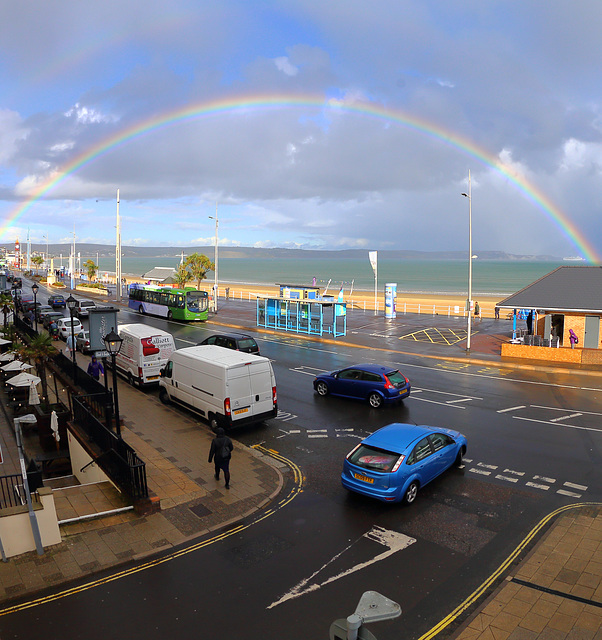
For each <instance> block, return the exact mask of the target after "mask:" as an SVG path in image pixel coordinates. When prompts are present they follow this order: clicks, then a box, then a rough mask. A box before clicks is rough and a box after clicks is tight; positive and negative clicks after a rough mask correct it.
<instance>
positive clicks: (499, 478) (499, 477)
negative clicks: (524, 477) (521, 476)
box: [495, 475, 518, 482]
mask: <svg viewBox="0 0 602 640" xmlns="http://www.w3.org/2000/svg"><path fill="white" fill-rule="evenodd" d="M495 477H496V478H497V479H498V480H506V481H507V482H518V478H508V477H507V476H501V475H497V476H495Z"/></svg>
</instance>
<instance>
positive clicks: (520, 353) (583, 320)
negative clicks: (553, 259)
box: [497, 266, 602, 365]
mask: <svg viewBox="0 0 602 640" xmlns="http://www.w3.org/2000/svg"><path fill="white" fill-rule="evenodd" d="M497 306H498V307H499V308H500V309H508V310H510V311H511V312H512V313H513V314H515V317H516V314H519V313H520V314H521V315H522V316H524V315H526V314H529V313H531V312H532V314H533V316H532V317H533V324H532V334H528V333H527V334H526V335H523V336H520V337H517V336H516V335H515V336H514V339H513V340H511V341H510V342H507V343H504V344H502V357H512V358H527V359H530V360H546V361H552V362H571V363H580V364H601V365H602V266H595V267H582V266H562V267H558V268H557V269H555V270H554V271H551V272H550V273H548V274H547V275H545V276H543V277H542V278H540V279H539V280H536V281H535V282H533V283H532V284H530V285H528V286H526V287H525V288H524V289H522V290H521V291H518V292H517V293H514V294H513V295H511V296H508V297H507V298H506V299H504V300H502V301H501V302H499V303H498V305H497ZM571 332H572V333H573V335H574V336H576V337H577V340H578V342H576V343H575V342H574V341H573V342H574V343H573V344H571V339H570V338H571Z"/></svg>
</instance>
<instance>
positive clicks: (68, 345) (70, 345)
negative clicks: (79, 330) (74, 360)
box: [65, 334, 76, 357]
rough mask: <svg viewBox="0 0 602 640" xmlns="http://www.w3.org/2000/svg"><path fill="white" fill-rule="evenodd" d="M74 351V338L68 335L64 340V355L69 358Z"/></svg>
mask: <svg viewBox="0 0 602 640" xmlns="http://www.w3.org/2000/svg"><path fill="white" fill-rule="evenodd" d="M75 350H76V349H75V337H74V336H73V335H71V334H69V335H68V336H67V340H65V355H66V356H69V357H71V352H72V351H75Z"/></svg>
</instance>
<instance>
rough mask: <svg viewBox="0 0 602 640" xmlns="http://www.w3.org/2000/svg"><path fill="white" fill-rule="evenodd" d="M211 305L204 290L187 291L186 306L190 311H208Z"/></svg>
mask: <svg viewBox="0 0 602 640" xmlns="http://www.w3.org/2000/svg"><path fill="white" fill-rule="evenodd" d="M208 305H209V301H208V298H207V294H206V293H205V292H203V291H187V292H186V307H187V308H188V310H189V311H193V312H194V313H198V312H200V311H206V310H207V307H208Z"/></svg>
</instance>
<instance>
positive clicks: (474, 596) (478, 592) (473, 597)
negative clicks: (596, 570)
mask: <svg viewBox="0 0 602 640" xmlns="http://www.w3.org/2000/svg"><path fill="white" fill-rule="evenodd" d="M591 506H598V507H599V506H602V503H600V502H581V503H578V504H569V505H566V506H564V507H560V508H559V509H556V511H552V513H549V514H548V515H547V516H545V518H543V519H542V520H540V521H539V523H538V524H536V525H535V527H533V529H531V531H530V532H529V533H528V534H527V536H526V537H525V538H524V539H523V541H522V542H521V543H520V544H519V545H518V546H517V547H516V549H514V551H513V552H512V553H511V554H510V555H509V556H508V557H507V558H506V560H504V562H502V564H501V565H500V566H499V567H498V568H497V569H496V570H495V571H494V572H493V573H492V574H491V575H490V576H489V577H488V578H487V579H486V580H485V582H483V583H482V584H481V585H480V586H479V587H478V588H477V589H475V591H473V592H472V593H471V594H470V595H469V596H468V598H466V600H464V602H462V603H461V604H459V605H458V606H457V607H456V608H455V609H454V610H453V611H452V612H451V613H450V614H449V615H447V616H446V617H445V618H443V620H441V622H439V623H437V624H436V625H435V626H434V627H433V628H432V629H431V630H430V631H427V632H426V633H425V634H424V635H422V636H420V638H419V639H418V640H430V639H431V638H434V637H435V636H436V635H437V634H438V633H439V632H440V631H443V629H445V628H446V627H447V626H448V625H450V624H451V623H452V622H454V620H456V619H457V618H458V617H459V616H460V615H461V614H462V613H463V612H464V611H466V609H468V608H469V607H471V606H472V605H473V604H474V603H475V602H476V601H477V600H478V599H479V598H480V597H481V596H482V595H483V594H484V593H485V591H487V589H488V588H489V587H490V586H491V585H492V584H493V583H494V582H495V581H496V580H497V579H498V578H499V577H500V575H501V574H502V573H503V572H504V571H505V570H506V569H507V568H508V567H509V566H510V565H511V564H512V563H513V562H514V561H515V560H516V559H517V558H518V556H519V555H520V554H521V553H522V552H523V551H524V550H525V548H526V547H527V545H528V544H529V543H530V542H531V541H532V540H533V538H534V537H535V536H536V535H537V534H538V533H539V532H540V531H541V529H542V528H543V527H544V526H545V525H546V524H547V523H548V522H549V521H550V520H551V519H552V518H555V517H556V516H558V515H560V514H561V513H564V512H565V511H569V510H571V509H578V508H581V507H591Z"/></svg>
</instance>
